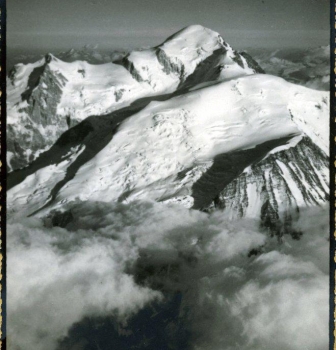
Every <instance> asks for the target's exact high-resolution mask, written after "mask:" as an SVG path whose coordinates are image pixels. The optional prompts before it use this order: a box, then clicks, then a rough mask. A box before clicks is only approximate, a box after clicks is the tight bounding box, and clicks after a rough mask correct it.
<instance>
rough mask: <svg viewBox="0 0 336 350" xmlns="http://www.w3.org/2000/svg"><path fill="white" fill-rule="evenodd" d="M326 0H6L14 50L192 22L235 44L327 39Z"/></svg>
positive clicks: (161, 33) (118, 45)
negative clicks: (215, 32)
mask: <svg viewBox="0 0 336 350" xmlns="http://www.w3.org/2000/svg"><path fill="white" fill-rule="evenodd" d="M329 9H330V2H329V0H281V1H279V0H53V1H51V0H29V1H27V0H8V1H7V43H8V44H7V45H8V47H9V48H10V49H13V48H20V49H27V50H28V49H31V50H34V49H41V50H44V49H69V48H79V47H81V46H83V45H86V44H90V45H96V44H98V45H99V47H100V48H102V49H123V48H126V49H129V48H136V47H144V46H153V45H157V44H160V43H161V42H162V41H164V40H165V38H166V37H168V36H170V35H171V34H173V33H174V32H176V31H178V30H179V29H181V28H183V27H185V26H187V25H190V24H201V25H203V26H205V27H208V28H211V29H213V30H215V31H217V32H219V33H220V34H221V35H222V36H223V38H224V39H225V40H226V41H227V42H228V43H230V45H231V46H233V47H234V48H236V49H244V48H251V47H252V48H253V47H258V48H259V47H260V48H287V47H300V48H301V47H302V48H306V47H316V46H319V45H327V44H328V43H329V13H330V10H329Z"/></svg>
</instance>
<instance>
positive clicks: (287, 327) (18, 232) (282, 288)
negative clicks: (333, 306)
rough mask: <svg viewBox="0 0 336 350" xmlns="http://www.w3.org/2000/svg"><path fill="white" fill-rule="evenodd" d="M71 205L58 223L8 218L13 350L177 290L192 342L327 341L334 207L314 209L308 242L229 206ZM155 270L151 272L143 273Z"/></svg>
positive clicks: (304, 344) (306, 217) (316, 345)
mask: <svg viewBox="0 0 336 350" xmlns="http://www.w3.org/2000/svg"><path fill="white" fill-rule="evenodd" d="M65 210H66V211H67V213H68V214H69V213H70V214H69V215H66V216H62V215H61V216H59V217H58V219H57V220H56V221H55V220H54V221H53V220H51V219H48V220H49V221H48V220H45V219H44V220H42V219H37V218H29V219H21V220H18V218H12V219H9V223H8V244H7V245H8V334H9V338H10V340H11V343H12V344H13V349H28V350H29V349H55V348H56V347H57V341H58V340H60V339H61V338H63V337H65V336H66V335H67V332H68V331H69V329H70V328H71V326H73V325H74V324H75V323H76V322H80V321H81V320H82V319H83V318H84V317H87V316H89V317H98V316H113V317H115V319H116V320H117V322H122V323H123V324H127V322H128V320H129V319H131V318H132V316H134V315H135V314H136V313H138V312H139V310H141V309H142V308H144V307H145V306H146V305H150V304H151V303H152V302H154V301H156V302H159V303H164V302H165V299H164V295H165V293H166V292H167V291H170V292H171V291H173V292H174V291H179V292H182V295H183V297H182V304H181V308H183V309H185V310H188V312H186V313H185V314H184V316H183V317H184V318H185V323H186V324H187V325H188V327H189V328H190V334H191V335H190V344H191V348H193V349H197V350H222V349H225V350H230V349H242V350H244V349H246V350H254V349H274V350H296V349H302V348H304V349H308V350H310V349H311V350H313V349H314V350H319V349H321V350H322V349H325V348H326V347H327V344H328V274H329V271H328V254H329V251H328V240H327V238H328V220H327V208H320V209H313V210H310V211H303V212H302V213H301V218H300V220H299V221H298V222H297V223H296V226H297V227H296V229H297V230H300V231H302V232H303V235H302V236H301V239H300V240H293V239H292V238H291V237H290V236H288V237H287V236H286V237H284V238H283V242H282V243H281V244H279V242H278V240H277V239H275V238H270V237H268V236H267V234H265V233H263V232H261V231H260V230H259V227H258V223H257V222H254V221H251V220H243V219H242V220H239V221H234V222H232V221H229V220H227V218H225V217H224V216H223V215H222V214H221V213H220V212H214V213H212V214H206V213H201V212H198V211H194V210H187V209H184V208H181V207H179V206H174V205H164V204H159V203H152V202H133V203H131V204H127V205H126V204H120V203H119V204H116V203H113V204H110V203H100V202H94V203H92V202H75V203H71V204H68V205H67V207H66V208H65ZM54 217H56V218H57V215H56V216H55V215H54ZM50 220H51V221H50ZM52 222H53V224H54V225H55V223H57V224H58V225H61V226H63V227H55V226H52V225H51V223H52ZM251 251H254V252H256V254H250V253H251ZM148 266H151V268H152V272H151V273H150V274H147V275H146V274H139V270H141V271H146V267H148ZM162 266H165V267H167V268H166V270H165V271H167V272H166V273H164V274H163V273H162ZM170 266H175V268H174V269H173V268H171V269H170V268H169V267H170ZM156 267H157V269H158V271H159V270H160V273H155V268H156ZM153 269H154V272H153ZM139 275H141V276H142V277H141V279H139ZM158 286H160V287H158Z"/></svg>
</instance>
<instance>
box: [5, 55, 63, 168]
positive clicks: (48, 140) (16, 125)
mask: <svg viewBox="0 0 336 350" xmlns="http://www.w3.org/2000/svg"><path fill="white" fill-rule="evenodd" d="M53 59H54V58H53V56H52V55H47V56H46V57H45V59H44V60H42V61H40V62H39V63H38V64H37V65H36V66H35V67H34V68H33V69H32V70H31V72H30V74H29V77H28V81H27V87H26V88H25V89H24V91H23V92H22V93H21V95H20V98H21V101H22V102H21V103H17V104H16V105H14V106H13V108H15V109H16V112H17V116H20V117H19V118H15V119H14V120H11V116H12V113H11V111H9V118H8V119H9V120H8V126H7V139H8V142H7V152H8V155H9V157H8V158H9V167H10V168H12V169H15V168H20V167H23V166H25V165H27V163H29V162H31V161H32V160H33V159H34V158H35V157H36V155H38V154H39V153H40V152H41V151H43V150H45V149H47V148H49V147H50V146H51V145H52V144H53V143H54V142H55V140H56V139H57V137H58V136H59V135H60V134H61V133H63V132H64V131H65V130H67V128H68V123H67V120H66V118H65V117H64V116H60V115H58V114H57V107H58V105H59V103H60V101H61V97H62V94H63V88H64V86H65V84H66V82H67V79H66V78H65V77H64V76H63V75H62V74H61V73H60V72H57V71H56V72H54V71H52V69H51V67H50V66H51V65H52V64H51V63H52V61H53ZM20 73H21V70H20V69H15V70H13V71H12V72H11V74H10V77H9V79H10V81H11V85H12V86H15V85H16V84H17V81H18V80H19V79H20ZM18 119H20V120H18Z"/></svg>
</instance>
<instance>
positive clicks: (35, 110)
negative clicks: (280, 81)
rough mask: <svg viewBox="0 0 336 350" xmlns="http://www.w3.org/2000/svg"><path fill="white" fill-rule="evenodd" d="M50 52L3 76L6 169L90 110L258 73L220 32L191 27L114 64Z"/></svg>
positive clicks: (18, 165) (100, 110)
mask: <svg viewBox="0 0 336 350" xmlns="http://www.w3.org/2000/svg"><path fill="white" fill-rule="evenodd" d="M63 56H64V57H65V59H66V60H67V61H68V62H67V63H66V62H63V61H61V60H60V59H58V58H56V57H55V56H53V55H51V54H48V55H46V57H44V58H43V59H41V60H39V61H37V62H36V63H33V64H26V65H23V64H19V65H16V66H15V67H14V68H13V69H12V71H11V72H10V73H9V76H8V79H7V90H8V105H7V115H8V167H9V169H11V170H14V169H18V168H21V167H24V166H26V165H27V164H29V163H30V162H31V161H32V160H34V159H35V158H36V157H37V156H38V155H39V154H40V153H41V152H42V151H44V150H46V149H48V148H50V146H51V145H52V144H53V143H54V142H55V141H56V140H57V138H58V137H59V136H60V135H61V134H62V133H63V132H64V131H65V130H67V129H68V128H69V127H72V126H74V125H76V124H77V123H78V122H80V121H82V120H83V119H85V118H87V117H88V116H90V115H103V114H107V113H110V112H112V111H114V110H117V109H121V108H124V107H126V106H128V105H130V104H131V103H132V102H134V101H136V100H137V99H140V98H144V97H149V96H153V95H162V94H171V93H174V92H177V93H179V91H180V90H182V89H183V91H187V89H189V88H192V87H194V86H195V85H198V84H202V83H205V82H209V81H214V80H217V81H221V80H225V79H231V78H234V77H238V76H243V75H249V74H254V73H255V72H261V69H260V67H258V65H257V63H256V62H254V61H253V59H252V58H249V59H246V55H244V54H239V53H237V52H236V51H234V50H233V49H232V48H231V47H230V46H229V45H228V44H227V43H225V42H224V40H223V39H222V37H221V36H220V35H219V34H218V33H216V32H214V31H212V30H210V29H207V28H204V27H202V26H197V25H195V26H190V27H187V28H185V29H183V30H181V31H180V32H178V33H176V34H174V35H173V36H171V37H170V38H168V39H167V40H166V41H165V42H164V43H163V44H161V45H159V46H157V47H155V48H152V49H148V50H142V51H133V52H131V53H129V54H128V55H126V56H125V57H124V56H121V57H122V59H121V60H119V61H118V62H116V63H118V64H113V63H105V64H100V65H92V64H89V63H87V62H85V61H75V60H73V59H71V60H69V59H67V58H68V56H71V57H77V56H76V52H69V53H68V55H64V54H63V55H62V56H61V57H63Z"/></svg>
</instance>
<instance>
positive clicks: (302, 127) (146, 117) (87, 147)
mask: <svg viewBox="0 0 336 350" xmlns="http://www.w3.org/2000/svg"><path fill="white" fill-rule="evenodd" d="M328 98H329V96H328V94H327V93H325V92H320V91H315V90H310V89H307V88H304V87H301V86H297V85H294V84H291V83H287V82H286V81H284V80H283V79H281V78H277V77H273V76H270V75H263V74H262V75H261V74H258V75H251V76H245V77H241V78H237V79H232V80H230V81H224V82H219V83H214V84H213V85H210V86H207V87H196V88H194V89H193V91H191V92H188V93H185V94H181V95H180V96H176V97H173V98H170V99H167V100H166V101H162V102H154V101H153V102H151V103H149V104H148V105H147V106H146V107H144V108H143V109H141V108H142V107H143V106H141V107H140V108H139V109H138V110H136V109H134V110H132V109H125V110H124V111H123V112H122V113H118V112H115V113H112V114H111V115H110V116H102V117H91V118H88V119H86V120H85V121H83V122H82V123H80V124H79V125H77V126H75V127H74V128H72V129H70V130H69V131H67V132H65V133H64V135H62V137H61V138H60V139H59V141H58V142H57V143H56V144H55V145H54V146H53V147H52V148H51V149H50V151H48V152H46V153H45V154H43V155H41V157H40V158H39V159H37V160H36V161H35V162H33V163H32V164H31V165H30V166H29V167H28V168H26V169H23V170H21V171H16V172H14V173H12V174H10V176H9V180H8V184H9V186H10V187H12V189H11V190H10V191H9V193H8V209H9V210H10V211H20V213H25V214H32V213H34V212H36V213H39V214H40V215H42V214H43V213H45V212H46V211H49V210H51V209H53V208H61V207H62V205H63V203H65V202H67V201H71V200H74V199H75V198H80V199H82V200H103V201H132V200H135V199H153V200H156V201H174V202H181V203H182V204H184V205H186V206H188V207H194V208H197V209H202V208H203V209H205V208H209V207H211V205H212V204H213V203H215V204H216V205H218V206H222V207H224V206H225V207H226V208H231V209H232V210H233V211H235V212H236V213H242V215H247V213H248V212H249V210H255V214H256V215H260V216H262V217H268V216H269V215H271V214H270V213H274V212H276V214H274V215H278V217H280V216H281V215H283V214H281V213H283V212H284V211H286V210H288V211H289V212H290V211H292V210H296V209H297V208H299V207H300V206H306V205H311V204H316V203H323V202H324V201H326V200H327V196H326V193H327V189H328V176H327V173H328V170H327V169H328V156H327V152H328V143H329V141H328V114H329V113H328V111H329V107H328V106H329V100H328ZM113 121H114V122H113ZM119 123H120V124H119ZM308 157H309V159H306V158H308ZM307 169H308V170H307ZM312 169H313V170H314V174H313V173H312V174H311V175H309V172H310V171H311V170H312ZM242 179H245V180H242ZM243 181H245V183H250V185H248V186H247V185H241V183H243ZM272 181H273V182H272ZM271 183H277V184H279V185H277V186H276V188H278V189H279V191H278V192H279V193H281V194H276V193H277V190H275V189H274V187H272V185H270V184H271ZM232 188H234V190H232ZM244 191H245V192H248V195H247V197H248V198H249V199H248V204H246V203H245V204H243V203H240V202H241V200H240V197H239V196H240V193H242V192H244ZM272 191H273V192H275V194H274V196H275V198H276V205H275V204H274V203H275V201H274V200H273V199H272V200H271V199H269V198H270V196H271V192H272ZM265 193H266V194H265ZM281 196H283V197H286V198H287V199H286V200H283V197H281ZM253 201H255V202H256V203H257V204H253V203H254V202H253ZM237 202H239V203H240V204H239V205H240V207H239V205H238V207H239V208H238V207H237V209H235V208H234V207H235V206H237ZM265 203H266V204H265ZM267 203H270V204H267ZM241 206H242V207H243V208H241ZM265 208H266V209H265ZM231 209H230V210H231ZM265 212H266V213H267V214H265ZM265 215H266V216H265ZM267 215H268V216H267ZM266 221H267V220H266ZM280 221H281V220H280Z"/></svg>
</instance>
